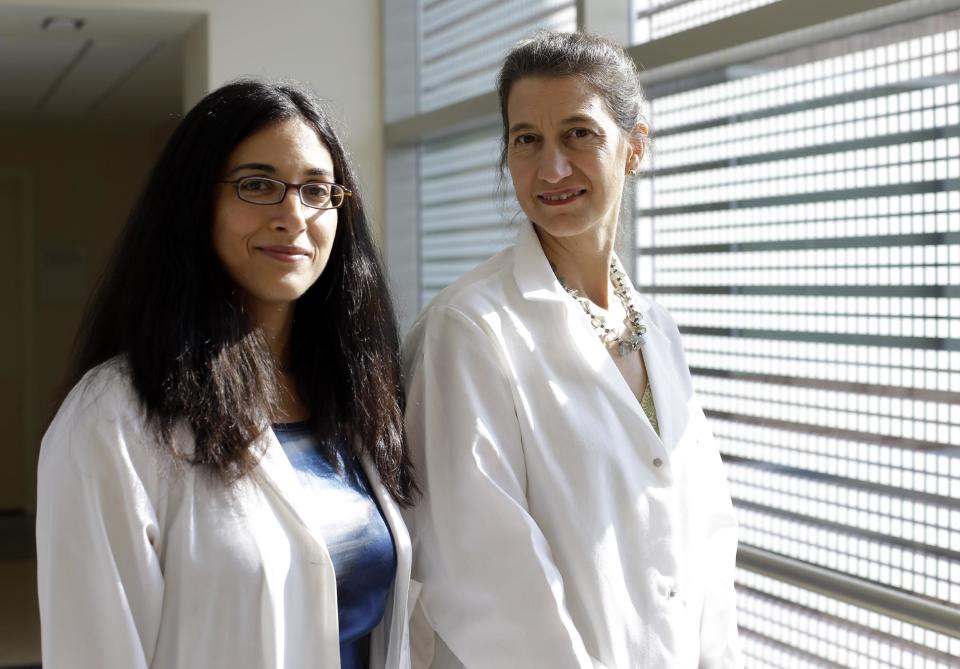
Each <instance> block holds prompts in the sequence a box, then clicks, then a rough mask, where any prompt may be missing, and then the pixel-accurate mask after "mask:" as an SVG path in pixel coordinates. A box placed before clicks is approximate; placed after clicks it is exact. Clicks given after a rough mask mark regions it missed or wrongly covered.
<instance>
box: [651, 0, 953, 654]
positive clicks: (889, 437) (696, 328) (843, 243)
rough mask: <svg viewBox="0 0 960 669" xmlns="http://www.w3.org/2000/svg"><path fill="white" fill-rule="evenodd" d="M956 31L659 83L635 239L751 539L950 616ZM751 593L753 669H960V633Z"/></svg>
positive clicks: (745, 609)
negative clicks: (673, 322) (679, 338)
mask: <svg viewBox="0 0 960 669" xmlns="http://www.w3.org/2000/svg"><path fill="white" fill-rule="evenodd" d="M690 4H692V3H690ZM718 4H719V3H718ZM958 27H960V16H958V15H957V14H956V13H953V14H944V15H940V16H937V17H932V18H928V19H924V20H921V21H915V22H912V23H909V24H902V25H899V26H895V27H891V28H888V29H883V30H878V31H874V32H871V33H868V34H861V35H857V36H856V37H855V38H849V39H845V40H837V41H833V42H830V43H824V44H818V45H812V46H811V47H809V48H806V49H802V50H799V51H796V52H791V53H787V54H780V55H777V56H775V57H771V58H768V59H765V60H763V61H758V62H753V63H747V64H743V65H739V66H734V67H729V68H726V69H725V70H724V71H722V72H716V73H712V74H709V75H706V76H705V75H703V74H702V75H701V76H699V77H698V78H697V79H691V80H690V81H687V82H683V81H672V82H670V83H669V84H664V85H660V86H657V87H652V88H651V90H650V91H648V93H649V95H650V98H651V100H650V114H651V122H652V127H653V129H654V131H655V133H656V134H655V136H654V140H653V147H654V150H653V152H652V156H651V160H650V162H649V163H648V165H647V167H648V169H649V178H648V179H645V180H641V181H640V183H639V184H638V188H637V193H636V199H637V202H638V209H637V216H636V228H635V232H636V239H637V240H638V255H637V259H636V260H637V273H638V282H639V283H640V284H641V285H642V286H643V290H645V291H648V292H650V293H653V294H655V296H656V299H657V300H658V301H659V302H660V303H662V304H663V305H664V306H666V307H667V308H668V309H670V311H671V312H672V313H673V315H674V316H675V318H676V319H677V322H678V324H679V325H680V328H681V332H682V333H683V336H684V343H685V348H686V351H687V356H688V362H689V364H690V367H691V371H692V372H693V375H694V386H695V388H696V390H697V392H698V394H699V395H700V398H701V401H702V402H703V405H704V407H705V410H706V412H707V414H708V416H709V417H710V419H711V423H712V427H713V429H714V432H715V434H716V437H717V440H718V444H719V446H720V448H721V451H722V454H723V456H724V461H725V463H726V468H727V474H728V477H729V481H730V487H731V493H732V495H733V497H734V504H735V506H736V508H737V513H738V518H739V521H740V525H741V535H740V539H741V542H742V543H743V544H746V545H749V546H753V547H756V548H760V549H763V550H765V551H769V552H770V553H774V554H779V555H783V556H786V557H789V558H794V559H796V560H800V561H803V562H806V563H809V564H812V565H816V566H819V567H823V568H826V569H829V570H834V571H836V572H839V573H842V574H845V575H848V576H851V577H854V578H857V579H862V580H863V581H864V582H870V583H874V584H878V585H882V586H884V587H887V588H892V589H895V590H897V591H900V592H904V593H909V594H911V595H913V596H916V597H918V598H923V599H926V600H929V601H931V602H937V603H940V604H946V605H948V606H951V607H960V290H958V286H960V84H958V79H960V64H958V52H960V47H958V42H960V34H958V30H957V28H958ZM704 81H712V82H714V83H709V84H707V85H704V84H703V83H702V82H704ZM737 580H738V593H739V602H738V605H739V610H740V612H739V615H740V625H741V630H742V632H743V638H744V645H745V648H746V650H747V654H748V666H757V667H759V666H769V667H783V666H817V667H820V666H878V667H947V666H956V665H955V658H956V657H958V656H960V631H958V635H957V636H954V637H947V636H944V635H942V634H938V633H934V632H933V631H931V630H924V629H921V628H916V627H914V626H911V625H908V624H906V623H904V622H902V621H897V620H894V619H890V618H886V617H884V616H880V615H878V614H875V613H869V612H867V611H866V610H864V609H858V608H856V607H852V606H850V605H848V604H843V603H841V602H838V601H835V600H830V599H829V598H827V597H824V596H822V595H819V594H816V593H813V592H811V591H806V590H804V589H802V588H799V587H797V586H794V585H788V584H786V583H783V582H780V581H777V580H776V579H771V578H768V577H766V576H763V575H761V574H759V573H756V572H751V571H749V570H747V569H741V570H740V571H739V573H738V578H737Z"/></svg>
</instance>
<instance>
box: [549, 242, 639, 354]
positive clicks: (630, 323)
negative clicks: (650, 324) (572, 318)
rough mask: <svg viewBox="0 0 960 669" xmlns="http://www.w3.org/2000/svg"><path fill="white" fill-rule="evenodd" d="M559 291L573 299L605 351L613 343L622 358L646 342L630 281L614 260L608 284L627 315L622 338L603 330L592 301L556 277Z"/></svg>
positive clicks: (610, 329) (605, 327) (605, 323)
mask: <svg viewBox="0 0 960 669" xmlns="http://www.w3.org/2000/svg"><path fill="white" fill-rule="evenodd" d="M557 278H558V279H559V281H560V285H561V286H563V289H564V290H566V291H567V293H569V295H570V297H572V298H573V299H575V300H576V301H577V303H578V304H579V305H580V308H581V309H583V312H584V313H585V314H586V315H587V318H589V319H590V325H592V326H593V329H594V330H596V332H597V335H598V336H599V337H600V341H601V342H603V345H604V346H606V347H607V348H609V347H610V346H612V345H613V344H616V345H617V349H616V351H617V355H619V356H620V357H623V356H625V355H628V354H630V353H633V352H634V351H639V350H640V347H642V346H643V345H644V344H645V343H646V337H645V336H644V335H646V333H647V326H646V325H644V323H643V314H641V313H640V312H639V311H638V310H637V307H636V305H635V304H634V303H633V297H632V295H631V294H630V282H629V281H628V280H627V275H626V273H625V272H624V271H623V270H622V269H621V268H620V265H619V263H617V260H616V258H614V259H613V260H611V261H610V281H611V282H612V283H613V293H614V295H616V296H617V297H618V298H619V299H620V304H622V305H623V309H624V311H626V312H627V318H626V323H627V327H628V328H629V330H630V331H629V332H628V333H627V334H625V335H624V336H620V335H618V334H617V331H616V330H614V329H613V328H610V327H607V322H606V320H605V319H604V318H603V316H601V315H600V314H598V313H597V312H596V311H594V310H593V306H592V302H590V300H588V299H587V298H585V297H583V296H582V295H580V291H578V290H577V289H576V288H570V287H569V286H567V284H566V283H564V281H563V279H560V278H559V277H557Z"/></svg>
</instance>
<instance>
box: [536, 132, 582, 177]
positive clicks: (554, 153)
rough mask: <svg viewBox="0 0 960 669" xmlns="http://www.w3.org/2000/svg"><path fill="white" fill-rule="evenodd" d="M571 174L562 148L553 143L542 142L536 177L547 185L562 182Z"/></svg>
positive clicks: (571, 171)
mask: <svg viewBox="0 0 960 669" xmlns="http://www.w3.org/2000/svg"><path fill="white" fill-rule="evenodd" d="M572 173H573V170H572V169H571V167H570V160H569V159H568V158H567V154H566V153H565V152H564V150H563V147H562V146H560V145H559V144H556V143H554V142H544V144H543V149H542V150H541V151H540V164H539V165H538V166H537V176H538V177H539V178H540V179H542V180H543V181H546V182H547V183H557V182H560V181H563V180H564V179H566V178H567V177H568V176H570V175H571V174H572Z"/></svg>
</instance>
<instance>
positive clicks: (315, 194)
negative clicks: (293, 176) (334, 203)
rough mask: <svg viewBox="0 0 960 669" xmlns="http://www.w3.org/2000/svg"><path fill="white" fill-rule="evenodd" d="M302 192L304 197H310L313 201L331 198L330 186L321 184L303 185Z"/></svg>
mask: <svg viewBox="0 0 960 669" xmlns="http://www.w3.org/2000/svg"><path fill="white" fill-rule="evenodd" d="M302 191H303V194H304V195H306V196H309V197H310V198H311V199H315V200H326V199H327V198H328V197H330V184H325V183H321V182H314V183H308V184H304V185H303V188H302Z"/></svg>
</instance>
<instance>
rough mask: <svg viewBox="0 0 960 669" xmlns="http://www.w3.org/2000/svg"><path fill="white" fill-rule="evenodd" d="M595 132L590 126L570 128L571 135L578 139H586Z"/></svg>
mask: <svg viewBox="0 0 960 669" xmlns="http://www.w3.org/2000/svg"><path fill="white" fill-rule="evenodd" d="M595 134H597V133H595V132H594V131H593V130H591V129H590V128H573V129H572V130H570V136H571V137H574V138H576V139H586V138H587V137H593V136H594V135H595Z"/></svg>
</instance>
